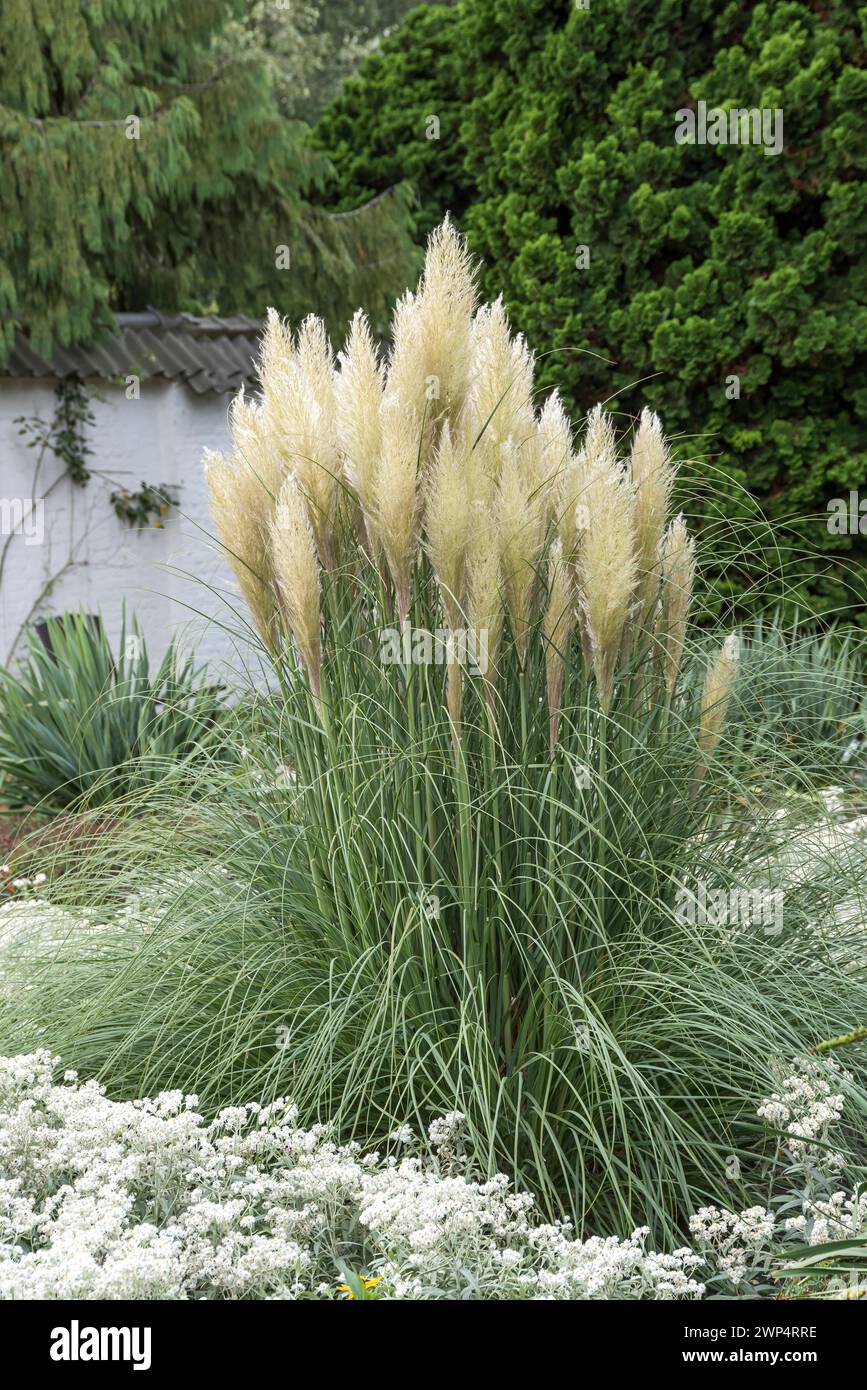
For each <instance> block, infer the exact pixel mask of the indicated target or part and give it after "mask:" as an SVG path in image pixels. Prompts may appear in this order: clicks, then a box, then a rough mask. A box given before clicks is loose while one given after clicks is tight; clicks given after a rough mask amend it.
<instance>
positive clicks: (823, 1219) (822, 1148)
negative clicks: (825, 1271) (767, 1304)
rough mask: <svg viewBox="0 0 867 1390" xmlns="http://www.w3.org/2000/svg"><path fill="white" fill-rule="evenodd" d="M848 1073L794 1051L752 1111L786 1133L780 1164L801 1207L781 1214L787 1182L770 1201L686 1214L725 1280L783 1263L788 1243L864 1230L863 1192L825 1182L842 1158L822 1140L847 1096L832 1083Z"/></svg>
mask: <svg viewBox="0 0 867 1390" xmlns="http://www.w3.org/2000/svg"><path fill="white" fill-rule="evenodd" d="M851 1080H852V1078H851V1076H850V1074H849V1073H848V1072H847V1071H844V1069H843V1068H842V1067H840V1066H839V1065H838V1064H837V1063H836V1062H835V1061H834V1059H833V1058H818V1057H798V1058H796V1059H795V1061H794V1062H793V1063H792V1065H791V1068H790V1074H789V1075H786V1076H785V1077H784V1078H783V1079H782V1081H781V1082H780V1084H779V1089H778V1090H777V1091H775V1092H774V1093H773V1095H771V1096H769V1097H768V1098H767V1099H766V1100H764V1101H762V1103H761V1105H760V1106H759V1108H758V1112H757V1113H758V1115H759V1116H760V1118H761V1119H763V1120H764V1121H765V1123H766V1124H768V1125H769V1126H770V1127H771V1128H772V1129H774V1130H775V1131H777V1133H779V1134H781V1135H782V1136H784V1142H783V1148H784V1150H785V1151H786V1152H787V1153H788V1155H789V1158H790V1159H791V1162H790V1164H789V1165H788V1166H787V1167H786V1168H785V1169H784V1176H785V1178H786V1180H787V1183H788V1184H789V1185H791V1183H792V1181H793V1180H795V1179H799V1180H800V1183H801V1186H802V1191H801V1193H800V1199H799V1200H800V1207H801V1212H800V1215H798V1216H786V1215H785V1212H787V1211H791V1210H792V1207H793V1206H795V1205H797V1202H798V1198H795V1200H793V1195H792V1192H791V1190H788V1191H786V1192H783V1193H781V1194H779V1195H778V1196H777V1197H776V1198H774V1200H773V1202H772V1207H773V1209H770V1208H768V1207H763V1206H754V1207H749V1208H748V1209H747V1210H746V1211H742V1212H740V1213H735V1212H732V1211H727V1210H725V1209H722V1210H721V1209H720V1208H718V1207H713V1206H711V1207H702V1208H701V1209H700V1210H699V1211H698V1212H696V1213H695V1215H694V1216H692V1217H690V1222H689V1228H690V1232H691V1233H692V1235H693V1236H694V1237H695V1239H696V1242H697V1244H698V1245H699V1247H700V1248H703V1249H704V1250H705V1251H706V1254H707V1258H708V1263H709V1264H711V1265H715V1266H716V1269H717V1271H718V1273H719V1275H721V1276H722V1278H723V1280H725V1281H727V1282H729V1283H731V1284H734V1285H736V1286H737V1285H739V1284H743V1283H745V1282H746V1283H753V1284H754V1283H755V1281H756V1280H757V1279H760V1278H761V1276H762V1275H768V1274H772V1273H773V1271H774V1268H781V1267H782V1266H784V1265H785V1264H786V1251H787V1249H789V1250H791V1249H792V1246H793V1245H802V1244H804V1243H806V1244H809V1245H822V1244H824V1243H825V1242H826V1241H832V1240H841V1239H846V1238H848V1237H850V1236H859V1235H860V1236H863V1235H864V1234H865V1232H867V1192H861V1191H859V1189H858V1188H855V1189H854V1191H853V1192H851V1193H846V1192H843V1191H831V1187H830V1185H831V1183H832V1182H833V1181H836V1179H837V1176H838V1174H839V1170H840V1168H842V1167H843V1166H845V1160H844V1158H843V1156H842V1155H841V1154H838V1153H835V1152H834V1151H833V1149H831V1148H830V1147H829V1146H828V1142H827V1141H828V1129H829V1127H830V1126H831V1125H832V1124H834V1123H835V1122H836V1121H838V1120H839V1119H840V1117H841V1115H842V1112H843V1106H844V1101H845V1097H844V1095H843V1094H842V1092H840V1091H839V1090H838V1089H837V1088H838V1087H839V1086H840V1085H841V1084H842V1083H844V1082H849V1081H851ZM823 1188H824V1192H825V1194H826V1195H824V1196H823V1195H821V1194H822V1189H823ZM818 1273H819V1275H820V1277H821V1271H818ZM825 1286H826V1291H831V1292H833V1286H834V1281H833V1280H832V1281H830V1282H828V1280H825ZM843 1296H846V1294H845V1293H844V1294H843Z"/></svg>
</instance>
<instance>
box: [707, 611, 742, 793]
mask: <svg viewBox="0 0 867 1390" xmlns="http://www.w3.org/2000/svg"><path fill="white" fill-rule="evenodd" d="M739 662H740V642H739V639H738V635H737V633H736V632H731V633H729V635H728V637H727V638H726V639H725V641H724V642H723V644H722V646H721V647H720V649H719V651H718V652H717V654H716V656H715V657H714V659H713V661H712V662H711V665H710V667H709V668H708V672H707V675H706V676H705V678H704V688H703V690H702V692H701V712H700V715H699V723H698V746H699V749H700V751H701V755H702V756H701V763H700V765H699V769H698V774H697V775H699V776H701V775H703V773H704V771H705V769H706V767H707V764H708V761H709V759H710V757H711V755H712V754H713V752H714V749H715V748H716V746H717V744H718V743H719V741H720V736H721V734H722V730H723V724H724V723H725V718H726V713H727V711H728V704H729V697H730V696H731V693H732V688H733V687H734V683H735V680H736V679H737V674H738V664H739Z"/></svg>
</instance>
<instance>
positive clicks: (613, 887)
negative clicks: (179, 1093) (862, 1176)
mask: <svg viewBox="0 0 867 1390" xmlns="http://www.w3.org/2000/svg"><path fill="white" fill-rule="evenodd" d="M533 367H534V364H533V358H532V354H531V353H530V351H529V349H528V347H527V345H526V343H525V342H524V341H523V339H521V338H514V337H513V336H512V335H511V333H510V330H509V326H508V322H507V320H506V317H505V314H504V312H503V309H502V305H501V304H500V303H499V301H498V302H497V303H495V304H493V305H488V306H480V307H478V306H476V304H475V291H474V281H473V268H472V266H471V265H470V264H469V262H468V260H467V258H466V253H465V251H464V248H463V246H462V244H461V242H460V240H459V239H458V238H457V236H456V234H455V233H454V231H453V229H452V228H451V227H450V226H449V224H448V223H446V224H445V225H444V226H443V228H441V229H440V231H439V232H438V233H437V234H436V235H435V236H434V238H433V239H432V242H431V246H430V249H429V252H428V260H427V264H426V268H425V272H424V275H423V278H422V281H421V284H420V286H419V290H418V292H417V293H416V294H414V295H413V294H407V295H406V296H405V298H404V299H403V300H401V301H400V303H399V305H398V306H397V309H396V312H395V322H394V332H393V341H392V347H391V353H390V356H389V359H388V362H387V363H385V364H383V363H382V362H381V361H380V360H379V357H378V355H377V354H376V352H375V350H374V347H373V343H372V340H371V337H370V334H369V331H368V330H367V327H366V325H365V323H364V321H363V318H360V317H358V316H357V317H356V319H355V320H354V322H353V326H352V329H351V332H350V335H349V338H348V340H347V345H346V347H345V349H344V352H343V353H342V354H341V355H340V357H339V359H338V362H337V364H336V365H335V363H334V361H333V360H332V354H331V350H330V347H329V345H328V342H327V339H326V337H325V334H324V330H323V329H322V327H321V325H319V324H317V323H316V321H313V320H307V321H305V323H304V324H302V325H301V327H300V329H299V330H298V332H297V333H295V334H293V333H292V332H291V331H290V330H289V328H288V327H287V326H286V325H285V324H283V323H281V322H280V320H279V319H278V318H277V317H276V316H275V315H272V316H271V317H270V319H269V323H268V328H267V332H266V334H265V338H264V342H263V347H262V356H261V375H262V391H261V395H260V397H259V398H258V399H256V400H252V401H248V400H246V399H245V398H243V397H242V398H240V399H239V401H238V402H237V403H236V405H235V407H234V410H233V428H234V442H235V449H234V452H233V454H232V455H231V456H226V457H224V456H213V455H212V456H210V457H209V458H208V461H207V469H208V476H209V479H210V482H211V487H212V494H213V503H214V515H215V521H216V525H217V529H218V532H219V536H220V539H221V542H222V544H223V546H224V548H225V550H226V552H227V554H228V555H229V558H230V560H231V562H232V564H233V566H234V568H235V570H236V573H237V576H238V579H239V582H240V584H241V588H242V591H243V593H244V596H245V598H246V599H247V602H248V604H249V606H250V610H251V614H252V618H253V621H254V624H255V627H256V629H257V631H258V633H259V636H260V639H261V642H262V645H263V648H264V650H266V651H267V652H268V654H269V656H270V659H271V661H272V663H273V667H274V671H275V677H276V682H277V687H278V692H279V693H278V695H277V697H276V698H275V699H274V700H268V701H264V702H263V705H262V710H263V711H264V712H265V713H264V716H263V718H264V720H265V725H266V727H265V729H264V733H262V734H260V737H259V739H258V740H257V741H256V742H255V744H254V745H251V747H250V748H249V750H248V757H247V758H246V759H245V760H242V765H239V766H237V767H232V768H230V769H227V768H220V767H219V766H218V765H217V764H216V763H212V764H210V765H208V766H207V767H206V768H205V769H204V770H203V771H202V772H201V773H200V775H199V777H198V778H197V779H196V785H195V788H194V789H193V788H181V787H179V786H178V785H177V783H173V784H166V786H165V787H163V788H162V789H161V790H160V791H158V792H157V793H156V794H152V795H151V796H150V797H149V799H148V802H147V814H146V815H145V816H137V817H131V818H129V820H128V821H127V822H126V823H125V824H124V825H123V826H120V827H119V828H118V831H117V834H116V835H115V836H114V837H113V841H112V844H111V846H110V847H109V846H106V845H105V844H104V842H101V845H100V849H99V851H98V853H96V854H94V855H92V856H91V857H90V858H89V859H88V861H87V864H86V868H85V870H84V872H83V873H82V875H81V876H80V878H79V879H78V880H76V877H75V875H74V874H67V875H66V876H65V878H64V880H63V883H64V887H63V894H62V898H63V901H62V903H60V906H59V908H58V909H57V910H56V911H55V912H54V913H53V914H52V915H50V916H48V915H45V916H44V918H43V923H42V925H41V926H39V925H38V924H36V925H34V927H33V929H32V930H28V931H23V930H21V929H20V927H19V929H18V930H17V931H16V932H11V930H10V935H9V944H8V945H7V948H6V952H5V968H6V972H7V973H6V980H7V984H6V987H5V990H4V992H5V994H6V1002H7V1003H8V1008H7V1009H6V1014H5V1018H6V1022H5V1024H4V1029H5V1036H3V1037H2V1038H0V1042H2V1044H3V1046H4V1047H6V1048H9V1047H10V1046H13V1045H14V1046H15V1047H32V1046H34V1045H42V1044H43V1043H44V1044H45V1045H49V1046H50V1047H51V1048H52V1049H54V1050H57V1051H59V1052H61V1053H62V1054H63V1056H64V1058H65V1059H66V1060H67V1061H69V1062H70V1063H71V1064H72V1065H74V1066H76V1067H78V1068H79V1069H80V1070H82V1071H84V1072H87V1073H88V1074H92V1073H93V1072H98V1073H100V1074H102V1075H103V1076H105V1077H107V1078H110V1080H111V1084H112V1086H113V1087H114V1088H115V1089H116V1090H117V1092H118V1093H126V1094H130V1095H132V1094H141V1093H142V1092H147V1091H151V1090H154V1089H158V1088H159V1087H162V1086H167V1085H175V1084H182V1085H184V1086H186V1087H190V1088H193V1089H195V1090H196V1091H197V1092H198V1093H199V1094H200V1096H202V1097H203V1098H206V1099H207V1100H208V1101H213V1102H217V1101H221V1100H232V1099H236V1098H237V1097H238V1096H241V1095H243V1096H245V1097H246V1096H249V1095H260V1096H262V1097H267V1096H269V1095H278V1094H289V1095H291V1096H292V1097H293V1098H294V1099H295V1100H296V1102H297V1104H298V1106H299V1111H300V1114H301V1116H302V1117H303V1119H304V1121H305V1122H307V1121H309V1120H312V1119H315V1118H320V1119H321V1118H328V1119H329V1120H332V1121H333V1122H334V1124H335V1125H336V1127H337V1131H338V1132H339V1133H340V1134H341V1135H343V1136H345V1137H347V1138H357V1139H359V1140H362V1141H364V1142H367V1141H373V1142H376V1141H378V1140H379V1139H381V1138H382V1137H383V1136H385V1135H387V1134H388V1133H389V1132H390V1131H391V1129H393V1127H394V1124H395V1123H396V1122H399V1123H403V1122H406V1121H409V1122H410V1123H414V1124H415V1123H417V1124H418V1126H419V1127H424V1126H426V1125H427V1124H428V1123H429V1122H430V1119H431V1118H432V1117H434V1116H436V1115H437V1114H443V1113H447V1112H450V1111H460V1112H461V1114H462V1115H464V1116H465V1117H466V1133H467V1142H468V1145H469V1147H470V1151H471V1152H472V1154H473V1158H474V1161H475V1162H476V1163H478V1164H479V1165H480V1166H481V1167H482V1169H483V1170H485V1171H488V1172H494V1171H496V1170H498V1169H501V1170H505V1171H507V1172H509V1173H510V1174H511V1175H512V1176H513V1177H514V1178H515V1179H516V1181H517V1182H518V1183H519V1184H520V1185H522V1186H527V1187H528V1188H530V1189H531V1190H533V1191H534V1192H535V1193H537V1194H538V1198H539V1201H540V1202H541V1204H542V1206H543V1207H544V1208H545V1209H546V1210H547V1211H548V1212H549V1213H551V1214H555V1215H561V1214H564V1213H568V1214H570V1215H572V1216H574V1217H575V1219H576V1220H577V1222H578V1224H579V1229H580V1230H581V1231H584V1232H586V1231H600V1232H605V1233H606V1234H608V1233H610V1232H611V1231H613V1230H620V1231H623V1232H624V1233H625V1232H627V1231H628V1230H630V1229H631V1228H632V1226H633V1225H634V1224H635V1223H636V1222H641V1223H647V1224H649V1225H650V1226H651V1227H652V1230H653V1233H654V1238H655V1239H659V1238H667V1237H669V1236H672V1235H674V1233H675V1232H677V1230H678V1229H682V1226H683V1222H684V1220H685V1217H686V1215H688V1214H689V1212H691V1211H693V1210H695V1208H696V1207H698V1206H700V1205H702V1203H703V1202H705V1201H707V1200H708V1199H709V1198H710V1199H713V1197H714V1196H715V1194H716V1193H717V1192H718V1190H719V1186H720V1184H721V1183H722V1182H725V1181H728V1180H729V1179H728V1178H727V1176H726V1175H727V1174H728V1173H729V1172H730V1165H729V1163H728V1160H729V1158H730V1156H731V1155H732V1154H735V1155H737V1156H738V1161H739V1163H740V1164H741V1171H742V1172H743V1174H744V1178H743V1182H744V1184H746V1183H747V1180H748V1177H749V1173H750V1166H751V1164H753V1163H758V1161H759V1157H760V1150H761V1145H762V1142H763V1141H762V1137H761V1134H760V1133H757V1131H758V1128H759V1127H758V1126H757V1125H756V1123H755V1115H754V1106H753V1108H752V1109H751V1103H750V1100H749V1097H753V1096H755V1095H763V1094H766V1093H767V1091H768V1089H769V1085H770V1083H771V1081H772V1078H773V1076H774V1074H775V1065H776V1060H777V1059H778V1058H779V1057H781V1056H783V1057H787V1056H793V1055H796V1054H798V1053H802V1052H804V1051H806V1050H808V1049H809V1047H810V1046H811V1045H812V1044H813V1043H814V1042H817V1041H819V1040H820V1039H821V1038H823V1037H828V1036H831V1035H833V1034H834V1033H839V1032H842V1031H844V1030H845V1029H847V1028H851V1027H852V1026H853V1024H854V1023H855V1022H857V1021H858V1020H859V1019H860V1018H861V1017H863V1016H864V1015H865V1014H867V989H865V979H864V968H863V960H864V951H863V946H864V934H863V929H862V927H861V925H860V923H861V920H862V919H861V916H860V911H859V909H860V905H861V904H862V903H863V890H862V888H861V881H862V875H863V867H864V865H863V859H864V855H863V853H862V852H861V849H860V844H859V842H858V841H856V840H855V839H854V838H853V837H850V839H849V841H847V843H846V845H845V849H841V848H840V846H839V845H838V844H837V842H836V841H833V842H831V843H828V842H826V839H825V838H823V834H824V818H825V815H826V812H825V808H824V807H823V806H822V804H821V802H820V801H818V800H817V798H816V796H815V785H816V783H815V776H814V773H815V769H812V768H811V767H810V766H809V758H806V759H805V758H804V757H803V756H801V757H799V758H798V759H795V758H794V757H792V756H790V754H789V752H788V749H787V745H786V744H785V742H781V741H777V740H773V739H770V738H765V739H751V738H748V737H744V734H743V729H744V727H745V726H744V724H743V720H742V721H741V723H740V724H738V722H737V721H736V720H734V721H733V714H734V712H735V709H736V707H740V708H747V709H748V708H749V707H750V704H749V700H748V699H746V687H745V682H747V683H748V682H749V680H751V679H752V677H751V676H750V674H749V672H745V671H744V670H743V669H742V667H743V666H744V664H745V663H742V661H741V659H740V657H741V644H740V642H739V639H738V636H737V635H736V634H734V633H729V634H728V635H726V636H725V637H724V639H723V640H720V639H719V638H715V639H714V641H713V644H712V649H711V650H710V651H708V650H707V639H705V638H702V639H701V641H699V642H698V643H696V642H695V641H694V640H693V638H692V636H691V635H690V628H689V620H690V603H691V591H692V588H693V580H694V574H695V566H696V556H695V552H694V546H693V542H692V540H691V538H690V536H689V533H688V530H687V527H686V524H685V521H684V520H683V518H682V517H678V516H672V515H671V505H670V503H671V496H672V489H673V484H674V479H675V467H674V463H673V460H672V456H671V453H670V450H669V447H668V444H667V442H666V440H665V437H664V434H663V431H662V426H661V423H660V421H659V420H658V419H657V418H656V416H654V415H652V414H651V413H649V412H643V413H642V415H641V417H640V419H639V420H638V422H637V425H636V428H635V430H634V432H633V434H632V436H631V438H630V439H629V440H628V441H627V444H626V449H625V452H624V450H623V441H622V440H620V439H618V437H617V434H616V431H615V429H614V425H613V422H612V420H611V418H610V416H609V415H608V414H607V413H606V411H605V410H604V409H603V408H601V407H598V408H596V409H595V410H594V411H593V412H592V413H591V415H590V417H589V419H588V421H587V422H586V428H585V430H584V432H583V435H582V437H581V439H580V441H576V440H575V439H574V437H573V432H572V426H571V424H570V422H569V420H568V418H567V416H566V414H565V411H564V409H563V406H562V403H561V402H560V401H559V399H558V398H557V396H556V394H555V395H553V396H551V397H549V398H548V400H547V401H546V402H545V404H544V405H543V406H542V408H541V409H540V410H539V409H537V403H536V401H535V396H534V388H533ZM268 718H270V720H271V726H270V728H268V727H267V719H268ZM260 722H261V721H260ZM733 724H734V725H736V726H737V728H738V729H739V730H740V732H738V733H737V735H736V736H733V735H732V729H733ZM759 786H760V788H761V795H759V794H758V792H757V790H756V788H757V787H759ZM793 792H794V793H795V794H794V795H793ZM167 824H168V825H169V827H170V829H169V830H168V831H167ZM850 841H851V842H850ZM793 851H794V854H795V857H796V858H797V861H798V866H797V873H794V872H793V870H792V863H791V860H792V857H793ZM118 861H120V863H121V864H122V868H121V870H120V871H119V872H118V871H117V867H116V866H117V863H118ZM83 868H84V866H83ZM757 894H758V895H759V899H760V900H761V901H765V900H766V899H768V898H770V899H772V900H773V902H774V912H773V914H771V915H770V916H766V915H760V917H759V919H758V920H755V918H754V917H752V916H751V915H750V912H749V911H747V912H744V911H742V910H741V905H742V904H743V903H744V902H746V903H747V904H752V903H754V902H755V901H756V895H757ZM733 895H734V896H733ZM781 897H782V904H781V903H780V898H781ZM709 901H710V902H712V903H713V904H714V906H713V909H712V911H708V910H707V907H706V904H707V903H708V902H709ZM720 901H722V902H723V903H724V905H725V908H724V910H722V911H721V910H719V909H718V904H719V902H720ZM853 903H854V904H855V909H856V910H855V911H854V912H853V911H852V904H853ZM690 904H692V907H690ZM697 904H700V905H701V906H700V907H699V908H698V909H697V910H696V905H697ZM732 905H734V906H732ZM780 906H781V914H782V915H781V923H782V925H781V926H780V921H779V920H778V918H779V914H778V912H777V910H776V909H777V907H780ZM60 907H65V908H68V909H69V910H70V911H71V912H72V913H73V915H72V917H70V916H69V915H68V914H67V913H65V912H63V911H60V915H59V916H58V915H57V912H58V911H59V910H60ZM85 908H86V909H87V912H88V918H87V922H86V924H85V925H84V926H76V925H75V915H74V914H75V912H76V911H81V910H83V909H85ZM40 1030H44V1031H42V1032H40ZM857 1085H858V1082H857V1079H856V1080H854V1081H853V1086H855V1087H856V1089H857ZM737 1181H738V1182H740V1181H741V1180H740V1179H738V1180H737ZM743 1191H744V1193H746V1186H744V1189H743ZM733 1200H735V1198H734V1197H733Z"/></svg>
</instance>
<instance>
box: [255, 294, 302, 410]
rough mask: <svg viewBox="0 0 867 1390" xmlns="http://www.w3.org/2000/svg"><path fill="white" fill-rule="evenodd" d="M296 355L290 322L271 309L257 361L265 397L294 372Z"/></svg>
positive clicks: (267, 315)
mask: <svg viewBox="0 0 867 1390" xmlns="http://www.w3.org/2000/svg"><path fill="white" fill-rule="evenodd" d="M294 353H295V349H294V345H293V343H292V329H291V328H290V326H289V323H288V321H287V320H286V319H281V317H280V315H279V314H278V313H277V310H276V309H269V310H268V312H267V313H266V315H265V331H264V332H263V334H262V341H261V343H260V345H259V356H258V358H257V361H256V367H257V370H258V374H259V380H260V382H261V383H262V394H263V397H268V396H269V395H270V394H271V393H272V392H274V391H275V390H277V388H278V386H279V385H280V383H281V382H282V381H283V380H284V379H285V377H286V376H287V375H288V374H289V373H290V372H291V371H292V359H293V357H294Z"/></svg>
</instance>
